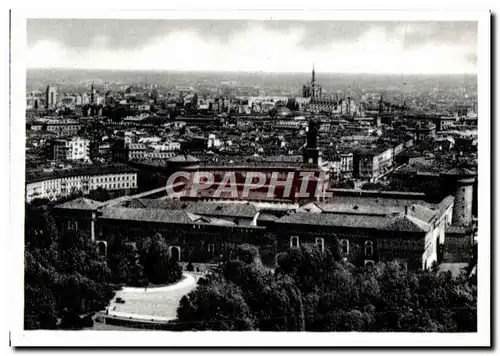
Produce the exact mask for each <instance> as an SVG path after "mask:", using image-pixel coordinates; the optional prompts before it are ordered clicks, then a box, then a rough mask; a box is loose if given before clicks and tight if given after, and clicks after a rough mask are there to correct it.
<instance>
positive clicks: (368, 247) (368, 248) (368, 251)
mask: <svg viewBox="0 0 500 356" xmlns="http://www.w3.org/2000/svg"><path fill="white" fill-rule="evenodd" d="M365 256H373V241H370V240H368V241H365Z"/></svg>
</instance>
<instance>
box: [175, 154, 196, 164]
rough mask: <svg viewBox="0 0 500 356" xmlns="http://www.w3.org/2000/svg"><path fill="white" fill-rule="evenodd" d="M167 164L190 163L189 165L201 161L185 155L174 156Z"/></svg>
mask: <svg viewBox="0 0 500 356" xmlns="http://www.w3.org/2000/svg"><path fill="white" fill-rule="evenodd" d="M167 162H188V163H198V162H200V160H199V159H198V158H196V157H194V156H191V155H188V154H183V155H177V156H174V157H172V158H170V159H168V161H167Z"/></svg>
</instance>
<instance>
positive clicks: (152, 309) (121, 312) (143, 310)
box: [108, 273, 198, 321]
mask: <svg viewBox="0 0 500 356" xmlns="http://www.w3.org/2000/svg"><path fill="white" fill-rule="evenodd" d="M183 277H184V278H183V279H182V280H181V281H180V282H178V283H176V284H173V285H168V286H164V287H156V288H147V289H146V290H145V289H144V288H134V287H124V288H122V289H121V290H119V291H117V292H116V294H115V296H114V298H113V299H112V301H111V302H110V305H109V312H108V314H109V315H114V316H118V317H125V318H132V319H137V320H149V321H153V320H154V321H168V320H173V319H175V318H176V317H177V307H178V306H179V302H180V300H181V298H182V297H183V296H184V295H186V294H188V293H189V292H191V291H192V290H193V289H195V288H196V282H197V279H198V277H197V276H196V275H194V274H193V273H183ZM116 298H122V299H123V300H124V301H125V303H123V304H119V303H115V300H116Z"/></svg>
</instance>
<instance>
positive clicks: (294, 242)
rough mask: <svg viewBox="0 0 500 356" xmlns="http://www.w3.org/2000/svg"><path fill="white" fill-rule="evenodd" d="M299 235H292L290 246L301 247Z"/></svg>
mask: <svg viewBox="0 0 500 356" xmlns="http://www.w3.org/2000/svg"><path fill="white" fill-rule="evenodd" d="M299 243H300V242H299V237H298V236H292V237H290V247H297V248H298V247H299Z"/></svg>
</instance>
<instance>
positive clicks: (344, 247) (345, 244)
mask: <svg viewBox="0 0 500 356" xmlns="http://www.w3.org/2000/svg"><path fill="white" fill-rule="evenodd" d="M340 249H341V251H342V254H344V255H347V254H349V240H347V239H342V240H340Z"/></svg>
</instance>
